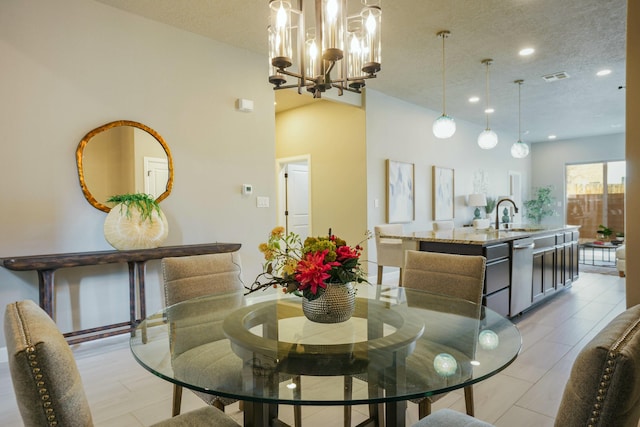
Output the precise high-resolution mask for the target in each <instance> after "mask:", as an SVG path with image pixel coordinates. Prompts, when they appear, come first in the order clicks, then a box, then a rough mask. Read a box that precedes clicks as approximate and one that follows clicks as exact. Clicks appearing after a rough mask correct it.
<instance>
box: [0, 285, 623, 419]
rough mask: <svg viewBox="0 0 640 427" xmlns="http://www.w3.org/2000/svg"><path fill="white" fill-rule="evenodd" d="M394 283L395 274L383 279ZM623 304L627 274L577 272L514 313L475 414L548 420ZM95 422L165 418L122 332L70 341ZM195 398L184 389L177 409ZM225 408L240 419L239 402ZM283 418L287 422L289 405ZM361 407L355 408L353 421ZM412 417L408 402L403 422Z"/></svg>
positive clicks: (317, 414)
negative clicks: (517, 344) (517, 350)
mask: <svg viewBox="0 0 640 427" xmlns="http://www.w3.org/2000/svg"><path fill="white" fill-rule="evenodd" d="M385 283H390V284H391V283H397V276H396V277H393V275H389V276H388V277H385ZM624 309H625V279H623V278H619V277H617V276H612V275H604V274H594V273H581V276H580V279H579V280H578V281H576V282H575V283H574V285H573V287H572V288H570V289H569V290H567V291H565V292H562V293H560V294H559V295H557V296H556V297H554V298H552V299H551V300H549V301H547V302H546V303H544V304H543V305H541V306H539V307H537V308H535V309H532V310H530V311H529V312H527V313H525V314H523V315H521V316H519V317H517V318H515V319H512V320H513V321H514V323H516V324H517V325H518V328H519V329H520V331H521V333H522V337H523V349H522V352H521V354H520V355H519V357H518V358H517V359H516V360H515V362H514V363H513V364H512V365H511V366H509V367H508V368H507V369H505V370H504V371H503V372H501V373H499V374H497V375H495V376H494V377H492V378H490V379H488V380H486V381H483V382H481V383H479V384H478V385H476V386H475V389H474V391H475V405H476V416H477V417H478V418H480V419H482V420H485V421H488V422H490V423H493V424H495V425H496V426H497V427H514V426H515V427H529V426H531V427H545V426H552V425H553V421H554V416H555V413H556V410H557V408H558V405H559V401H560V397H561V395H562V391H563V389H564V385H565V383H566V381H567V378H568V376H569V370H570V368H571V365H572V364H573V361H574V359H575V357H576V356H577V354H578V352H579V351H580V349H581V348H582V346H584V344H586V342H587V341H588V340H589V339H591V338H592V337H593V336H594V335H595V334H596V333H597V332H598V331H599V330H600V329H601V328H602V327H604V326H605V325H606V324H607V323H608V322H609V321H610V320H611V319H612V318H613V317H614V316H616V315H617V314H618V313H620V312H622V311H624ZM74 353H75V356H76V359H77V362H78V366H79V369H80V373H81V375H82V378H83V383H84V386H85V391H86V393H87V396H88V400H89V404H90V406H91V409H92V412H93V416H94V422H95V425H96V426H98V427H100V426H105V427H106V426H118V427H139V426H145V425H150V424H152V423H154V422H156V421H159V420H161V419H164V418H168V417H169V416H170V411H171V409H170V408H171V385H170V384H169V383H168V382H165V381H164V380H161V379H160V378H157V377H155V376H153V375H151V374H150V373H149V372H147V371H146V370H144V369H143V368H141V367H140V366H139V365H138V364H137V362H136V361H135V360H134V359H133V357H132V356H131V353H130V351H129V348H128V340H127V337H126V336H119V337H112V338H107V339H103V340H98V341H93V342H88V343H84V344H80V345H75V346H74ZM10 381H11V380H10V377H9V372H8V366H7V363H6V362H5V363H0V425H1V426H5V427H14V426H21V425H22V422H21V419H20V415H19V412H18V409H17V406H16V401H15V397H14V394H13V389H12V387H11V382H10ZM201 404H202V403H201V401H200V400H199V399H198V398H196V397H195V396H194V395H193V394H192V393H189V392H188V391H185V393H184V399H183V406H182V408H183V411H186V410H190V409H194V408H196V407H199V406H200V405H201ZM442 407H451V408H452V409H455V410H459V411H462V412H464V397H463V394H462V392H452V393H449V394H448V395H446V396H445V397H444V398H442V399H440V400H439V401H438V402H436V404H435V405H434V410H437V409H438V408H442ZM226 411H227V413H228V414H230V415H231V416H233V417H234V418H236V419H237V420H238V421H241V420H242V412H240V411H239V410H238V405H237V403H236V404H233V405H230V406H229V407H227V410H226ZM280 413H281V418H282V419H283V420H284V421H285V422H288V423H291V424H292V422H293V420H292V414H293V411H292V409H291V407H289V406H283V407H282V408H281V410H280ZM366 413H367V408H366V407H364V406H362V407H361V406H356V407H354V408H353V424H354V425H355V424H357V423H358V422H360V421H362V420H364V419H365V418H366V415H365V414H366ZM302 415H303V426H304V427H314V426H318V427H327V426H341V425H342V407H303V410H302ZM415 421H417V406H416V405H414V404H411V403H410V404H409V407H408V414H407V425H411V424H413V423H414V422H415Z"/></svg>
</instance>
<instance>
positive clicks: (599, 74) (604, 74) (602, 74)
mask: <svg viewBox="0 0 640 427" xmlns="http://www.w3.org/2000/svg"><path fill="white" fill-rule="evenodd" d="M609 74H611V70H610V69H608V68H605V69H604V70H600V71H598V72H597V73H596V76H598V77H602V76H607V75H609Z"/></svg>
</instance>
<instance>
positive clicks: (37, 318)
mask: <svg viewBox="0 0 640 427" xmlns="http://www.w3.org/2000/svg"><path fill="white" fill-rule="evenodd" d="M4 332H5V337H6V341H7V352H8V354H9V370H10V372H11V379H12V382H13V388H14V391H15V394H16V401H17V403H18V409H19V410H20V415H21V416H22V420H23V422H24V425H25V426H26V427H42V426H49V427H53V426H65V427H91V426H92V425H93V419H92V416H91V410H90V408H89V404H88V401H87V398H86V395H85V393H84V387H83V385H82V379H81V378H80V372H79V371H78V367H77V365H76V362H75V359H74V357H73V352H72V351H71V348H70V347H69V345H68V344H67V342H66V341H65V339H64V337H63V336H62V333H60V330H59V329H58V327H57V326H56V324H55V323H54V322H53V320H52V319H51V318H50V317H49V316H48V315H47V313H45V311H44V310H42V309H41V308H40V307H39V306H38V305H37V304H36V303H35V302H33V301H31V300H23V301H17V302H14V303H11V304H8V305H7V307H6V310H5V315H4ZM211 425H215V426H223V427H231V426H235V427H237V426H238V424H237V423H236V422H235V421H234V420H233V419H231V418H230V417H229V416H227V415H225V414H224V413H223V412H222V411H220V410H219V409H217V408H214V407H211V406H205V407H203V408H201V409H198V410H195V411H191V412H187V413H185V414H182V415H180V416H177V417H173V418H170V419H168V420H166V421H162V422H160V423H157V424H154V427H173V426H175V427H180V426H182V427H187V426H211Z"/></svg>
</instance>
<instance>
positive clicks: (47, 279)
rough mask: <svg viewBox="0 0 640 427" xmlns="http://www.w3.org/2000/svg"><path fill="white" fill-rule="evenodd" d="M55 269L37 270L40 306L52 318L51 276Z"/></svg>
mask: <svg viewBox="0 0 640 427" xmlns="http://www.w3.org/2000/svg"><path fill="white" fill-rule="evenodd" d="M55 272H56V270H55V269H47V270H38V288H39V292H38V293H39V295H38V297H39V299H40V301H39V302H40V307H42V309H43V310H44V311H45V312H46V313H47V314H48V315H49V317H51V318H52V319H53V276H54V275H55Z"/></svg>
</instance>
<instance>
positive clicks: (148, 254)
mask: <svg viewBox="0 0 640 427" xmlns="http://www.w3.org/2000/svg"><path fill="white" fill-rule="evenodd" d="M240 246H241V245H240V244H239V243H205V244H198V245H180V246H164V247H159V248H154V249H137V250H130V251H99V252H74V253H65V254H49V255H32V256H20V257H9V258H2V259H0V265H2V266H4V267H5V268H8V269H9V270H16V271H33V270H35V271H37V272H38V288H39V303H40V307H42V308H43V309H44V311H46V312H47V314H49V316H51V318H53V317H54V315H53V295H54V289H53V288H54V280H53V279H54V275H55V272H56V270H57V269H59V268H71V267H80V266H87V265H101V264H116V263H124V262H126V263H127V264H128V266H129V321H127V322H121V323H114V324H111V325H104V326H99V327H96V328H90V329H83V330H80V331H72V332H68V333H66V334H64V336H65V337H67V338H70V339H68V342H69V344H75V343H79V342H83V341H89V340H94V339H98V338H102V337H107V336H111V335H117V334H123V333H126V332H132V333H133V331H134V329H135V327H136V325H137V324H138V319H144V318H145V317H146V302H145V294H144V282H145V272H146V271H145V270H146V269H145V266H146V262H147V261H149V260H154V259H161V258H166V257H180V256H191V255H205V254H214V253H224V252H235V251H237V250H239V249H240ZM136 284H137V286H136ZM136 288H137V293H136ZM138 309H139V316H138ZM123 328H124V329H123ZM103 331H109V332H103Z"/></svg>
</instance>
